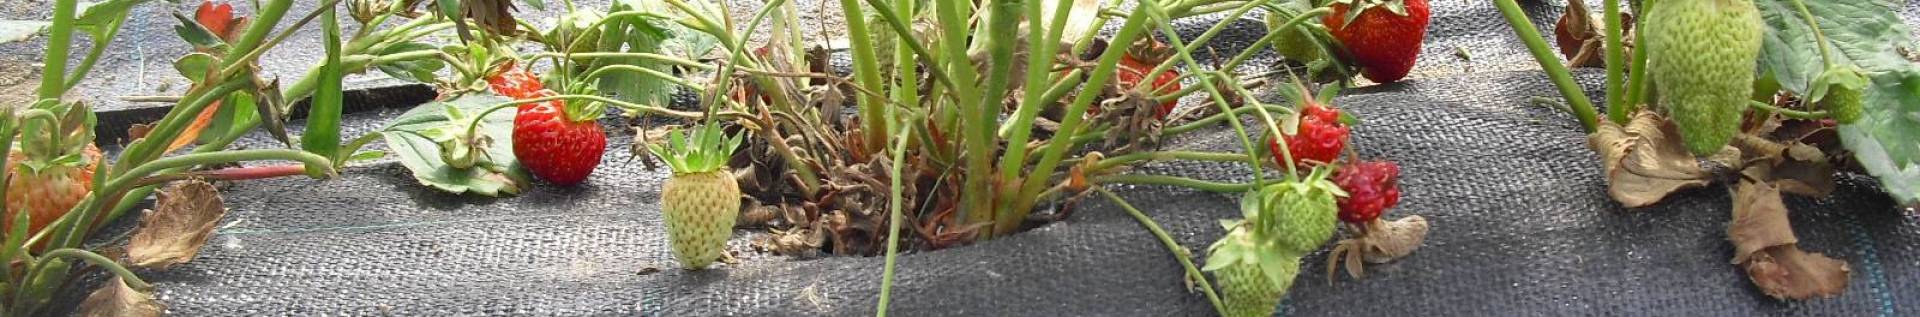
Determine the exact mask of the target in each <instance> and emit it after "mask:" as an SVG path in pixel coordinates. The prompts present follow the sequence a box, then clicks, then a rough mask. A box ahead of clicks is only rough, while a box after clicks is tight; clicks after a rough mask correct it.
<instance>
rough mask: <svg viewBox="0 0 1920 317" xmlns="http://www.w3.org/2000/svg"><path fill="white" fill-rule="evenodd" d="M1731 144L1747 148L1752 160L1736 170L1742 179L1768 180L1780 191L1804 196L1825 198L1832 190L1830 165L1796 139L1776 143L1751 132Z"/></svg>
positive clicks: (1817, 152) (1817, 149) (1822, 153)
mask: <svg viewBox="0 0 1920 317" xmlns="http://www.w3.org/2000/svg"><path fill="white" fill-rule="evenodd" d="M1736 140H1737V141H1736V142H1734V144H1735V145H1738V146H1740V147H1741V148H1745V149H1747V150H1746V152H1747V153H1749V154H1750V156H1749V157H1748V158H1747V159H1746V160H1747V161H1748V162H1752V163H1750V164H1748V165H1747V166H1745V167H1744V168H1742V169H1741V170H1740V174H1741V176H1744V177H1746V179H1750V180H1757V181H1765V182H1772V183H1773V184H1774V185H1776V186H1779V188H1780V190H1781V191H1784V192H1788V193H1794V194H1799V195H1803V196H1807V197H1816V198H1817V197H1826V196H1827V194H1830V193H1832V192H1833V187H1834V179H1833V177H1834V176H1833V174H1834V170H1833V164H1830V163H1829V162H1828V161H1827V156H1826V153H1824V152H1821V151H1820V149H1819V148H1816V147H1814V146H1812V145H1807V144H1805V143H1800V142H1786V143H1776V142H1773V141H1768V140H1765V139H1761V138H1759V137H1756V136H1752V135H1741V136H1740V137H1738V138H1736Z"/></svg>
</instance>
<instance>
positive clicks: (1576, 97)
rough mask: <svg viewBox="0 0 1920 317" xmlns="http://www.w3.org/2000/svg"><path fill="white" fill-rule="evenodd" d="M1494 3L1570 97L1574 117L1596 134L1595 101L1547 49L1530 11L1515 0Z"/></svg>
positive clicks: (1551, 51)
mask: <svg viewBox="0 0 1920 317" xmlns="http://www.w3.org/2000/svg"><path fill="white" fill-rule="evenodd" d="M1493 4H1494V6H1495V7H1498V8H1499V9H1500V15H1502V16H1505V17H1506V18H1507V25H1509V26H1512V27H1513V30H1514V32H1515V33H1519V35H1520V41H1521V42H1523V43H1526V45H1527V51H1528V52H1530V53H1533V59H1534V60H1535V61H1538V62H1540V68H1541V70H1543V71H1546V73H1547V77H1548V78H1550V79H1552V80H1553V85H1554V86H1555V87H1559V88H1560V95H1561V96H1564V97H1566V98H1567V104H1568V105H1569V106H1571V107H1573V114H1574V117H1576V118H1578V119H1579V120H1580V126H1581V127H1583V128H1585V129H1586V131H1587V132H1593V129H1594V127H1595V126H1597V125H1598V124H1599V120H1598V119H1597V118H1596V117H1599V113H1598V112H1595V111H1594V110H1593V101H1592V100H1588V99H1587V93H1586V92H1585V91H1583V90H1581V88H1580V84H1579V83H1576V82H1574V81H1573V73H1572V72H1570V71H1568V70H1567V66H1566V65H1563V64H1561V63H1560V57H1559V56H1556V55H1554V54H1555V53H1554V51H1553V50H1552V49H1551V48H1548V47H1547V42H1546V40H1545V39H1544V38H1542V37H1540V30H1539V29H1535V28H1534V27H1533V22H1532V21H1530V20H1527V14H1526V12H1522V11H1521V10H1520V4H1519V3H1515V2H1514V0H1493Z"/></svg>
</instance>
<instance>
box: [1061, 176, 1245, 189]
mask: <svg viewBox="0 0 1920 317" xmlns="http://www.w3.org/2000/svg"><path fill="white" fill-rule="evenodd" d="M1093 183H1094V184H1129V185H1166V186H1179V187H1186V188H1192V189H1195V190H1200V191H1206V192H1214V193H1241V192H1246V191H1249V190H1254V189H1256V188H1259V186H1258V185H1256V184H1264V183H1265V182H1262V183H1222V182H1213V181H1203V180H1197V179H1192V178H1186V177H1179V176H1165V175H1140V174H1116V175H1104V176H1096V177H1094V178H1093Z"/></svg>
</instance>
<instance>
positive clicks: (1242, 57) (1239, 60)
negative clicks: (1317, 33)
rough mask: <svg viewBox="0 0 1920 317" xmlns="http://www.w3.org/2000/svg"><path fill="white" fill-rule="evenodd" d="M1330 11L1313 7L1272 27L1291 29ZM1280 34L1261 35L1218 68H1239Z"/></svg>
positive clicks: (1278, 37) (1325, 8)
mask: <svg viewBox="0 0 1920 317" xmlns="http://www.w3.org/2000/svg"><path fill="white" fill-rule="evenodd" d="M1330 13H1333V9H1330V8H1327V7H1319V8H1314V9H1313V10H1307V12H1301V13H1300V14H1299V15H1295V16H1293V18H1291V19H1287V22H1285V23H1281V24H1280V26H1279V27H1276V28H1274V29H1275V30H1287V29H1292V28H1293V27H1294V26H1296V25H1300V24H1301V23H1306V21H1308V20H1309V19H1313V18H1318V17H1320V16H1322V15H1327V14H1330ZM1267 14H1275V12H1268V13H1267ZM1281 34H1284V32H1269V33H1267V35H1266V36H1261V37H1260V39H1259V40H1255V41H1254V42H1253V45H1251V46H1247V49H1245V50H1241V51H1240V53H1239V54H1234V55H1233V58H1232V59H1228V60H1227V63H1226V64H1223V65H1221V66H1220V69H1222V70H1233V69H1239V68H1240V64H1243V63H1246V62H1247V60H1248V59H1251V58H1253V55H1254V54H1258V53H1260V52H1261V50H1260V48H1261V47H1265V46H1267V45H1269V44H1273V41H1278V40H1279V39H1280V35H1281Z"/></svg>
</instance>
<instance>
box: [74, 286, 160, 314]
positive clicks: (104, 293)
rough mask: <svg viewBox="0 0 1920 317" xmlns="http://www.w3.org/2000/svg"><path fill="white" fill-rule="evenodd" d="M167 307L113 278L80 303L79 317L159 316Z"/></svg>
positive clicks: (145, 293)
mask: <svg viewBox="0 0 1920 317" xmlns="http://www.w3.org/2000/svg"><path fill="white" fill-rule="evenodd" d="M166 310H167V305H164V304H160V302H159V301H155V300H153V294H148V293H147V292H142V291H139V290H135V289H133V288H132V287H128V286H127V283H125V281H124V280H121V279H120V277H117V276H116V277H114V278H113V280H110V281H107V284H106V285H101V286H100V289H98V290H94V291H93V295H88V296H87V299H86V300H85V301H82V302H80V313H79V315H80V316H84V317H147V316H155V317H157V316H161V315H163V314H164V312H165V311H166Z"/></svg>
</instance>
